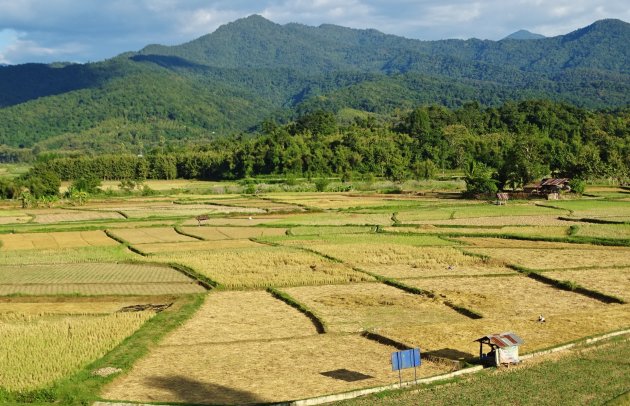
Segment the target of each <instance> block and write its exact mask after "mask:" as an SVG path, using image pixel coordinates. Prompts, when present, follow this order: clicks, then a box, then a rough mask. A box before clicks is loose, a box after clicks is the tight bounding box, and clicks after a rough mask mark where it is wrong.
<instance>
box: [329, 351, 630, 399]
mask: <svg viewBox="0 0 630 406" xmlns="http://www.w3.org/2000/svg"><path fill="white" fill-rule="evenodd" d="M629 359H630V342H629V341H628V340H627V339H622V340H619V341H615V342H612V343H607V344H604V345H599V346H597V347H594V348H585V349H581V350H578V351H572V352H571V353H569V354H567V355H564V356H557V357H554V358H551V359H546V360H544V361H542V362H539V363H536V364H534V365H530V364H529V363H527V364H524V365H522V366H519V367H514V368H509V369H499V370H495V369H491V370H486V371H484V372H482V373H479V374H475V375H473V376H469V377H465V378H459V379H457V380H454V381H453V380H452V381H447V382H445V383H443V384H439V385H432V386H429V387H421V388H420V389H412V390H402V391H391V392H384V393H380V394H377V395H372V396H368V397H364V398H358V399H354V400H349V401H344V402H338V403H337V404H338V405H340V406H341V405H343V406H362V405H381V406H386V405H401V406H406V405H419V404H431V405H449V406H450V405H475V404H493V405H494V404H496V405H498V404H514V403H515V402H517V403H518V404H519V405H523V406H528V405H532V406H534V405H535V406H538V405H576V406H577V405H587V404H604V403H606V402H607V401H611V400H613V399H618V401H619V402H621V403H618V404H625V403H624V401H622V399H621V397H622V395H623V394H624V393H625V394H627V393H628V391H629V390H630V385H629V383H628V379H627V377H628V375H629V374H630V362H628V360H629ZM625 399H626V400H627V399H628V397H627V396H625ZM612 404H617V403H612Z"/></svg>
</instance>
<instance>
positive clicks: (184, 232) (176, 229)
mask: <svg viewBox="0 0 630 406" xmlns="http://www.w3.org/2000/svg"><path fill="white" fill-rule="evenodd" d="M173 230H175V232H176V233H177V234H179V235H183V236H184V237H190V238H194V239H195V240H199V241H208V240H206V239H205V238H203V237H200V236H198V235H194V234H190V233H187V232H186V231H184V230H182V229H181V228H180V227H179V226H175V227H173Z"/></svg>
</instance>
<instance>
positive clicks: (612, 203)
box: [548, 199, 630, 220]
mask: <svg viewBox="0 0 630 406" xmlns="http://www.w3.org/2000/svg"><path fill="white" fill-rule="evenodd" d="M548 205H552V206H554V207H558V208H561V209H564V210H567V211H570V212H571V215H572V216H574V217H578V218H580V217H599V218H610V219H611V220H613V219H614V218H615V217H628V215H629V214H628V213H630V202H629V201H623V200H596V199H579V200H559V201H554V202H548Z"/></svg>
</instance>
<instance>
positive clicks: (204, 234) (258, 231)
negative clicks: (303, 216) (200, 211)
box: [182, 227, 287, 241]
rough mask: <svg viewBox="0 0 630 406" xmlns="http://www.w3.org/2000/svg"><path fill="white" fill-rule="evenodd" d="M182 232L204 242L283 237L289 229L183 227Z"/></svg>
mask: <svg viewBox="0 0 630 406" xmlns="http://www.w3.org/2000/svg"><path fill="white" fill-rule="evenodd" d="M182 231H184V232H185V233H186V234H190V235H194V236H196V237H199V238H203V239H204V240H209V241H213V240H236V239H246V238H259V237H274V236H283V235H286V231H287V229H286V228H264V227H182Z"/></svg>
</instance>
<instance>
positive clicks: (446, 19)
mask: <svg viewBox="0 0 630 406" xmlns="http://www.w3.org/2000/svg"><path fill="white" fill-rule="evenodd" d="M254 13H256V14H261V15H263V16H264V17H266V18H268V19H270V20H272V21H274V22H277V23H280V24H285V23H289V22H297V23H303V24H308V25H315V26H317V25H320V24H327V23H330V24H338V25H343V26H348V27H353V28H375V29H377V30H379V31H382V32H385V33H390V34H396V35H402V36H405V37H408V38H418V39H426V40H434V39H443V38H470V37H477V38H489V39H500V38H502V37H504V36H505V35H508V34H510V33H511V32H514V31H516V30H518V29H521V28H525V29H528V30H530V31H534V32H539V33H541V34H544V35H548V36H549V35H559V34H564V33H567V32H570V31H573V30H575V29H577V28H580V27H583V26H585V25H588V24H590V23H592V22H593V21H594V20H596V19H601V18H620V19H622V20H626V21H630V8H629V7H628V6H627V0H606V1H605V2H603V1H601V0H553V1H551V0H472V1H470V0H346V1H343V0H0V30H4V31H5V32H15V33H20V36H19V39H15V38H14V39H13V40H12V41H9V40H7V39H6V38H4V39H3V38H2V36H0V55H2V58H3V60H4V62H5V63H6V62H7V61H9V62H12V63H20V62H26V61H41V62H50V61H53V60H55V59H56V58H57V59H58V58H62V59H70V60H83V61H85V60H99V59H104V58H108V57H112V56H114V55H116V54H118V53H121V52H125V51H130V50H137V49H140V48H142V47H143V46H145V45H147V44H149V43H162V44H166V45H174V44H178V43H183V42H186V41H190V40H192V39H194V38H196V37H199V36H201V35H204V34H207V33H210V32H212V31H214V30H215V29H216V28H217V27H219V26H220V25H222V24H225V23H228V22H230V21H234V20H235V19H238V18H241V17H246V16H248V15H250V14H254ZM6 36H7V34H5V37H6Z"/></svg>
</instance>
